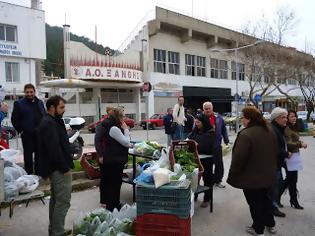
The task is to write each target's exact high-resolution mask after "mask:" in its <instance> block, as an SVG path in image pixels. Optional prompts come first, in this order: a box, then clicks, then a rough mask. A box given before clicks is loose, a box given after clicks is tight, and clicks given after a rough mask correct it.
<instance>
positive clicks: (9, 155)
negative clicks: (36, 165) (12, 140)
mask: <svg viewBox="0 0 315 236" xmlns="http://www.w3.org/2000/svg"><path fill="white" fill-rule="evenodd" d="M20 153H21V152H20V150H15V149H4V150H2V151H0V155H1V157H2V159H4V160H5V161H11V162H13V163H15V162H16V156H17V155H19V154H20Z"/></svg>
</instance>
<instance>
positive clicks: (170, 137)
mask: <svg viewBox="0 0 315 236" xmlns="http://www.w3.org/2000/svg"><path fill="white" fill-rule="evenodd" d="M166 136H167V143H166V146H167V147H170V146H171V143H172V139H173V134H166Z"/></svg>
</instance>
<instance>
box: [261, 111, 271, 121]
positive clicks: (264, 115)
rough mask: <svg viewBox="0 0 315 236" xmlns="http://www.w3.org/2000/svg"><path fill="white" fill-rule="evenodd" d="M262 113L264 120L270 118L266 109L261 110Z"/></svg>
mask: <svg viewBox="0 0 315 236" xmlns="http://www.w3.org/2000/svg"><path fill="white" fill-rule="evenodd" d="M262 115H263V117H264V118H265V119H266V120H270V119H271V115H270V113H269V112H267V111H263V112H262Z"/></svg>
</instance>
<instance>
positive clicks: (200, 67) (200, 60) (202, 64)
mask: <svg viewBox="0 0 315 236" xmlns="http://www.w3.org/2000/svg"><path fill="white" fill-rule="evenodd" d="M197 76H202V77H206V58H205V57H200V56H197Z"/></svg>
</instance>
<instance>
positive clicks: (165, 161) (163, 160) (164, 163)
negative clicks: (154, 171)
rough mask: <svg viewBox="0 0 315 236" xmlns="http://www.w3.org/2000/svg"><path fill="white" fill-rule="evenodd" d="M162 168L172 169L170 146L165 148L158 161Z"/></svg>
mask: <svg viewBox="0 0 315 236" xmlns="http://www.w3.org/2000/svg"><path fill="white" fill-rule="evenodd" d="M157 163H158V165H159V167H160V168H165V169H170V159H169V148H163V149H162V152H161V157H160V159H159V160H158V161H157Z"/></svg>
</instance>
